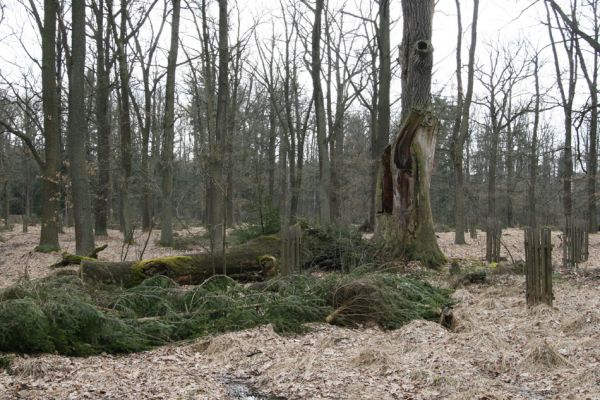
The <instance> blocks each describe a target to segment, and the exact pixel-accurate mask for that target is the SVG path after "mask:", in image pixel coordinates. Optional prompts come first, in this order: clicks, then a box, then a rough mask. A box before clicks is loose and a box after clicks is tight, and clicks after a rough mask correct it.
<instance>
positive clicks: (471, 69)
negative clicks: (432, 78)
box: [451, 0, 479, 244]
mask: <svg viewBox="0 0 600 400" xmlns="http://www.w3.org/2000/svg"><path fill="white" fill-rule="evenodd" d="M456 9H457V18H458V39H457V50H456V76H457V81H458V85H457V86H458V101H457V119H456V120H455V125H454V130H453V132H452V145H451V147H452V148H451V157H452V166H453V169H454V203H455V204H454V222H455V234H454V243H456V244H465V243H466V242H465V233H464V232H465V220H466V218H465V198H464V197H465V194H464V190H465V189H464V186H465V182H464V171H463V153H464V144H465V140H466V138H467V136H468V134H469V114H470V109H471V101H472V98H473V86H474V85H473V80H474V79H473V77H474V75H475V47H476V45H477V21H478V15H479V0H474V3H473V19H472V22H471V44H470V47H469V61H468V72H467V92H466V95H465V97H464V99H463V97H462V96H463V91H462V78H461V74H462V72H461V71H462V61H461V51H462V21H461V14H460V2H459V0H456Z"/></svg>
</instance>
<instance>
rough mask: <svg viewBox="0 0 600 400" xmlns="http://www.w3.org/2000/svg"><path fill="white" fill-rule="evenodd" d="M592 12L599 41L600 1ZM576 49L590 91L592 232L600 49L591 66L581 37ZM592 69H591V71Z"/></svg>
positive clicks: (591, 226)
mask: <svg viewBox="0 0 600 400" xmlns="http://www.w3.org/2000/svg"><path fill="white" fill-rule="evenodd" d="M588 4H589V5H590V7H591V11H592V12H591V14H592V15H593V17H592V18H593V21H594V33H593V37H592V38H593V39H594V40H595V41H596V42H598V38H599V37H600V16H599V15H598V11H599V10H598V1H597V0H594V1H590V2H589V3H588ZM575 49H576V51H577V56H578V58H579V64H580V65H581V70H582V71H583V75H584V77H585V80H586V82H587V85H588V89H589V91H590V122H589V150H588V155H587V162H586V164H587V185H586V186H587V187H586V189H587V219H588V230H589V232H590V233H595V232H597V231H598V221H597V219H598V218H597V214H598V212H597V206H596V179H597V175H598V108H599V107H600V105H599V104H598V62H599V61H598V59H599V58H600V50H596V51H595V54H594V57H592V59H593V61H592V65H591V68H589V67H588V65H587V63H586V59H585V58H584V56H583V52H582V51H581V45H580V43H579V39H577V40H576V41H575ZM590 69H591V71H590Z"/></svg>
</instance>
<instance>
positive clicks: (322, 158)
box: [310, 0, 331, 224]
mask: <svg viewBox="0 0 600 400" xmlns="http://www.w3.org/2000/svg"><path fill="white" fill-rule="evenodd" d="M323 6H324V3H323V0H316V4H315V19H314V24H313V28H312V53H311V71H310V74H311V77H312V84H313V92H314V94H313V98H314V102H315V112H316V119H317V145H318V153H319V217H320V222H321V223H322V224H328V223H330V222H331V204H330V202H331V193H330V192H331V164H330V159H329V150H328V140H327V122H326V117H325V103H324V100H323V89H322V87H321V33H322V32H321V17H322V14H323Z"/></svg>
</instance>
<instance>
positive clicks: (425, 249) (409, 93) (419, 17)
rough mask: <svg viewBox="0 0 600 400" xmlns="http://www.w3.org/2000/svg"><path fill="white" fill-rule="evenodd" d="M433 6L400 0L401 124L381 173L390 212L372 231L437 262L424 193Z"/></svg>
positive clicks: (430, 151) (429, 145) (430, 154)
mask: <svg viewBox="0 0 600 400" xmlns="http://www.w3.org/2000/svg"><path fill="white" fill-rule="evenodd" d="M433 8H434V1H433V0H423V1H419V2H414V1H410V0H403V1H402V9H403V12H404V14H403V15H404V26H403V28H404V37H403V41H402V46H401V50H400V51H401V59H402V62H401V64H402V99H401V100H402V125H401V128H400V131H399V132H398V134H397V136H396V139H395V140H394V143H393V145H392V147H391V149H390V157H389V164H388V165H389V171H388V173H385V174H384V176H383V177H382V179H383V180H384V181H383V182H382V183H383V185H382V187H383V190H382V198H385V197H386V196H389V193H388V192H389V187H390V186H391V187H392V188H393V193H392V194H393V207H392V212H391V213H389V212H386V211H388V210H382V211H383V212H382V213H381V214H380V216H379V218H378V221H377V225H378V226H377V236H378V237H379V238H380V240H383V242H384V244H385V246H386V247H387V248H388V249H389V250H391V251H393V252H394V253H398V254H402V255H404V256H405V257H407V258H410V259H414V260H419V261H422V262H423V263H425V264H426V265H429V266H439V265H440V264H442V263H443V262H444V261H445V257H444V255H443V254H442V252H441V250H440V248H439V246H438V244H437V239H436V236H435V232H434V230H433V218H432V215H431V204H430V198H429V188H430V185H431V173H432V172H433V166H434V154H435V143H436V135H437V131H438V127H439V123H438V120H437V118H436V117H435V116H434V114H433V112H432V106H431V72H432V65H433V46H432V45H431V26H432V20H433ZM384 158H385V157H384ZM383 169H384V171H385V170H386V169H387V166H386V165H384V168H383ZM386 188H387V189H386Z"/></svg>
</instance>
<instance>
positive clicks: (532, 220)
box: [527, 54, 541, 229]
mask: <svg viewBox="0 0 600 400" xmlns="http://www.w3.org/2000/svg"><path fill="white" fill-rule="evenodd" d="M533 66H534V77H535V111H534V115H533V132H532V133H531V150H530V155H529V157H530V161H529V190H528V196H527V197H528V204H529V207H527V208H528V214H529V226H530V227H531V228H532V229H536V228H537V209H536V201H535V190H536V181H537V168H538V130H539V125H540V100H541V99H540V74H539V72H540V67H539V59H538V55H537V54H536V55H535V57H534V59H533Z"/></svg>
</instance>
